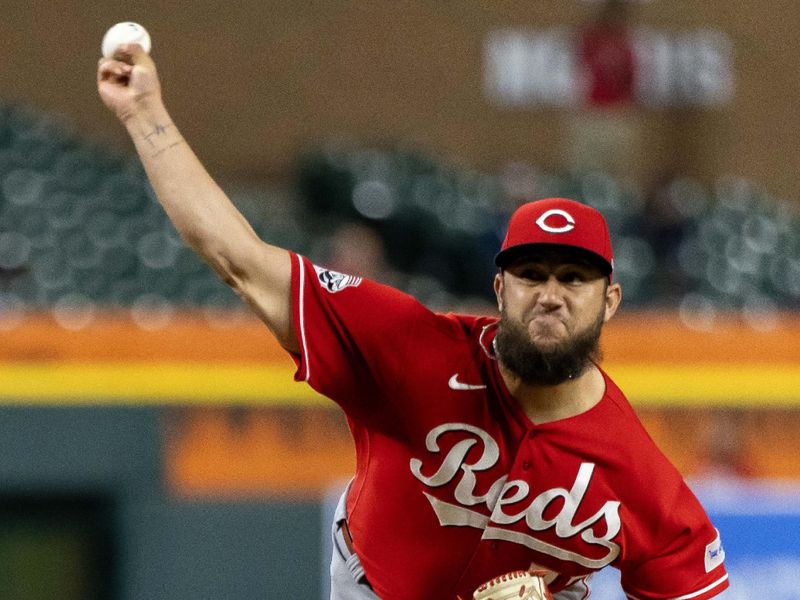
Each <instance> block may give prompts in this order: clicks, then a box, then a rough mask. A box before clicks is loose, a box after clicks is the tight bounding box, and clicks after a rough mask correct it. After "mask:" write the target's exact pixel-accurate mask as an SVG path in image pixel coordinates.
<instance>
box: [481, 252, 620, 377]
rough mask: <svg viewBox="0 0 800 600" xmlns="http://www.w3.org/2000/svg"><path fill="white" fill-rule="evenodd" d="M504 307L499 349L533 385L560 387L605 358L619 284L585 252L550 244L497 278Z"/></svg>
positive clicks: (506, 362)
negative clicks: (603, 334) (603, 346)
mask: <svg viewBox="0 0 800 600" xmlns="http://www.w3.org/2000/svg"><path fill="white" fill-rule="evenodd" d="M495 292H496V294H497V301H498V306H499V308H500V325H499V329H498V333H497V338H496V350H497V353H498V357H499V359H500V361H501V363H503V366H505V367H506V368H508V369H509V370H511V371H512V372H513V373H514V374H515V375H517V376H518V377H519V378H520V379H521V380H522V381H523V382H524V383H526V384H529V385H556V384H558V383H562V382H563V381H566V380H567V379H571V378H574V377H577V376H578V375H580V374H581V373H582V372H583V370H584V369H585V368H586V367H587V366H588V365H589V364H590V363H591V362H593V361H595V362H596V361H597V360H599V354H600V352H599V338H600V330H601V328H602V325H603V323H605V322H606V321H607V320H608V319H610V318H611V317H612V316H613V314H614V313H615V312H616V309H617V306H618V305H619V301H620V298H621V291H620V288H619V285H618V284H609V283H608V279H607V278H606V277H605V275H604V274H603V273H602V272H601V271H600V269H598V268H597V267H596V266H595V265H593V264H592V263H591V262H589V261H586V260H584V259H583V257H582V256H581V255H580V254H576V253H575V252H573V251H571V250H569V249H566V248H564V249H562V248H548V249H543V250H540V251H537V252H536V253H535V254H530V255H528V256H526V257H523V258H521V259H519V260H517V261H515V262H514V263H512V264H511V265H509V266H508V267H507V268H506V269H505V270H504V271H503V272H501V273H499V274H498V275H497V277H496V278H495Z"/></svg>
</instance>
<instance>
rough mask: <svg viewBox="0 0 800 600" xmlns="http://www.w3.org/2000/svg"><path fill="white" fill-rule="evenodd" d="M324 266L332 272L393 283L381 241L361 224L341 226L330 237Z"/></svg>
mask: <svg viewBox="0 0 800 600" xmlns="http://www.w3.org/2000/svg"><path fill="white" fill-rule="evenodd" d="M328 244H329V248H328V251H327V256H326V257H325V259H324V263H325V264H326V266H329V267H330V268H331V269H333V270H335V271H340V272H342V273H347V274H349V275H358V276H360V277H367V278H368V279H372V280H374V281H379V282H381V283H390V282H392V281H394V279H395V275H394V274H392V273H391V271H390V270H389V268H388V266H387V264H386V255H385V251H384V245H383V240H382V239H381V237H380V236H379V235H378V234H377V233H376V232H375V230H374V229H372V228H371V227H368V226H366V225H362V224H360V223H355V222H352V223H344V224H343V225H340V226H339V227H338V228H337V229H336V231H334V233H333V235H332V236H331V237H330V239H329V241H328Z"/></svg>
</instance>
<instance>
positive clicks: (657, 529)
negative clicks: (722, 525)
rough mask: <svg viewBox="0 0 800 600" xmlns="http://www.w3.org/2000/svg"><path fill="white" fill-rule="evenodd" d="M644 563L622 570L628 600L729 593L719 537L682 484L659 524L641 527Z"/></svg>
mask: <svg viewBox="0 0 800 600" xmlns="http://www.w3.org/2000/svg"><path fill="white" fill-rule="evenodd" d="M640 536H641V537H642V538H646V539H647V540H648V541H642V540H640V543H639V544H637V545H638V546H639V547H640V548H642V547H646V549H645V550H643V551H642V556H643V558H642V560H640V561H637V564H635V565H628V566H627V567H626V568H623V569H622V587H623V589H624V590H625V593H626V594H627V597H628V598H629V599H630V600H664V599H667V598H669V599H674V600H679V599H686V600H688V599H691V600H705V599H706V598H713V597H714V596H716V595H718V594H720V593H721V592H722V591H723V590H724V589H726V588H727V587H728V574H727V572H726V571H725V565H724V560H725V551H724V550H723V547H722V542H721V540H720V535H719V531H717V530H716V529H715V528H714V526H713V525H712V524H711V521H710V520H709V519H708V517H707V516H706V513H705V511H704V510H703V508H702V506H701V505H700V503H699V501H698V500H697V498H695V496H694V494H692V492H691V491H690V490H689V488H688V487H687V486H686V484H685V483H683V482H681V485H680V486H679V489H678V492H677V494H675V495H674V497H673V498H670V499H668V500H667V502H665V503H664V512H663V514H662V515H661V517H660V518H659V519H657V520H655V519H653V520H652V521H651V522H650V523H647V522H643V523H642V524H641V532H640Z"/></svg>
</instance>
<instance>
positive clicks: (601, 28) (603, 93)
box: [579, 0, 636, 107]
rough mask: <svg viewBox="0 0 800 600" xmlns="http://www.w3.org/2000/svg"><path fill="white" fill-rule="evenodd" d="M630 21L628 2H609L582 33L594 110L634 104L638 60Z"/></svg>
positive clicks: (581, 52)
mask: <svg viewBox="0 0 800 600" xmlns="http://www.w3.org/2000/svg"><path fill="white" fill-rule="evenodd" d="M627 20H628V4H627V2H625V0H607V1H606V2H603V4H602V6H601V8H600V11H599V12H598V14H597V17H596V19H595V20H593V21H592V22H590V23H589V24H588V25H587V26H586V27H584V29H583V31H581V34H580V47H579V60H580V65H581V70H582V73H583V75H584V77H585V78H586V80H587V96H586V101H587V102H588V104H589V105H590V106H592V107H610V106H624V105H627V104H629V103H630V102H632V101H633V87H634V80H635V73H636V59H635V56H634V51H633V44H632V41H631V36H630V32H629V31H628V24H627Z"/></svg>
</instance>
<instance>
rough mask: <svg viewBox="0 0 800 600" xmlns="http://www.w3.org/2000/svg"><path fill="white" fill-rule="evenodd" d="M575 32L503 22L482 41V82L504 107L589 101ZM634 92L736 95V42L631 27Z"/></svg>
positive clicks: (681, 102)
mask: <svg viewBox="0 0 800 600" xmlns="http://www.w3.org/2000/svg"><path fill="white" fill-rule="evenodd" d="M578 37H579V36H578V35H577V32H576V31H574V30H573V29H570V28H553V29H543V30H535V31H532V30H522V29H501V30H496V31H492V32H490V33H489V34H488V36H487V38H486V41H485V44H484V89H485V93H486V97H487V98H488V100H489V101H490V102H491V103H492V104H494V105H495V106H499V107H521V106H572V105H576V104H580V103H582V102H584V100H585V98H584V95H585V91H586V86H585V82H584V81H583V75H582V74H581V71H580V67H579V64H580V61H579V59H578V56H577V54H578V44H576V42H575V40H576V39H578ZM631 48H632V50H633V53H634V56H635V60H636V71H635V80H634V86H635V95H636V99H637V101H638V102H641V103H642V104H647V105H655V106H719V105H722V104H728V103H730V102H731V100H732V99H733V92H734V80H735V76H734V69H733V43H732V42H731V39H730V37H729V36H728V35H726V34H725V33H724V32H722V31H718V30H715V29H700V30H696V31H689V32H677V33H674V32H669V33H667V32H663V31H657V30H653V29H647V28H637V29H635V30H633V31H632V35H631Z"/></svg>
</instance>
